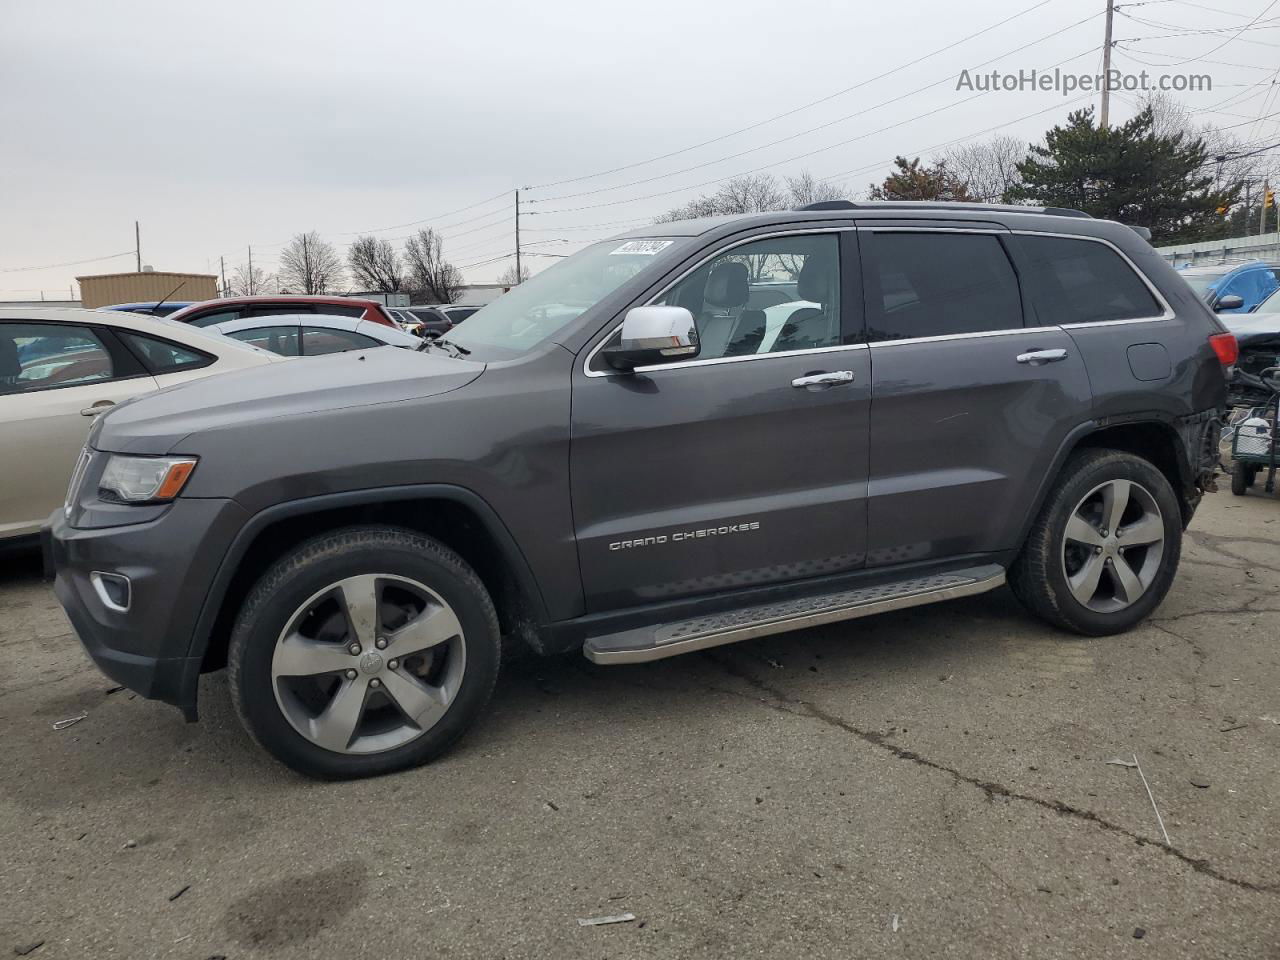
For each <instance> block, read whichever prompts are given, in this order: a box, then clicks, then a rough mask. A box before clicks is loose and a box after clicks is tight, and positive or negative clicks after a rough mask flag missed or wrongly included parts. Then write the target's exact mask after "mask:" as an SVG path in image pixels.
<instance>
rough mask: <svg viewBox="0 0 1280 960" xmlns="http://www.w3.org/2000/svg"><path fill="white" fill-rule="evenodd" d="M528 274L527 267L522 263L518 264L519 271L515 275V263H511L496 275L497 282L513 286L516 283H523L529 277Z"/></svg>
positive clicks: (505, 285)
mask: <svg viewBox="0 0 1280 960" xmlns="http://www.w3.org/2000/svg"><path fill="white" fill-rule="evenodd" d="M529 276H530V274H529V268H528V267H527V266H525V265H524V264H523V263H522V264H520V273H519V275H517V274H516V265H515V264H514V263H513V264H512V265H511V266H509V267H507V269H505V270H503V271H502V273H501V274H499V275H498V283H499V284H501V285H502V286H504V287H514V286H516V285H517V284H521V283H524V282H525V281H526V280H528V279H529Z"/></svg>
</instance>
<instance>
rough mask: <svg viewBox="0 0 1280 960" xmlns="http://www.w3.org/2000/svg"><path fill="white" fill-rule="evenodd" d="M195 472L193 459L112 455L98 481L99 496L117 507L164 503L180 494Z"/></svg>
mask: <svg viewBox="0 0 1280 960" xmlns="http://www.w3.org/2000/svg"><path fill="white" fill-rule="evenodd" d="M195 468H196V458H195V457H124V456H120V455H119V454H112V455H111V459H110V460H108V461H107V466H106V469H104V470H103V471H102V479H101V480H99V481H98V496H99V497H101V498H102V499H103V500H114V501H117V502H120V503H167V502H168V501H170V500H172V499H173V498H174V497H176V496H177V495H178V494H179V493H181V492H182V488H183V487H184V486H186V483H187V480H188V479H189V478H190V477H191V472H192V471H193V470H195Z"/></svg>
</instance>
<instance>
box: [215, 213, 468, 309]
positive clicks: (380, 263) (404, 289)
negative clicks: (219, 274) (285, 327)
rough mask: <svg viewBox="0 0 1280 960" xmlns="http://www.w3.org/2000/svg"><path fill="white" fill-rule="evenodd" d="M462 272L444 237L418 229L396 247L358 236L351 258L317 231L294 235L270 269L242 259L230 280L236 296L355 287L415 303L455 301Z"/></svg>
mask: <svg viewBox="0 0 1280 960" xmlns="http://www.w3.org/2000/svg"><path fill="white" fill-rule="evenodd" d="M463 283H464V281H463V277H462V271H461V270H459V269H458V268H457V267H455V266H454V265H453V264H452V263H450V262H449V261H448V259H446V257H445V255H444V241H443V238H442V237H441V236H440V235H439V234H438V233H436V232H435V230H433V229H431V228H430V227H424V228H422V229H420V230H418V232H417V233H415V234H413V236H411V237H409V238H407V239H406V240H405V243H404V248H403V249H402V250H397V249H396V248H395V247H394V246H393V245H392V243H391V241H390V240H387V239H385V238H383V237H375V236H373V235H364V236H360V237H357V238H356V239H355V241H353V242H352V244H351V245H350V246H349V247H348V248H347V255H346V257H345V258H344V257H342V256H340V255H339V254H338V251H337V249H336V248H335V247H334V245H333V244H332V243H330V242H329V241H327V240H325V239H324V238H323V237H321V236H320V234H319V233H318V232H316V231H315V230H310V231H307V232H306V233H299V234H297V235H295V236H294V238H293V239H292V240H290V241H289V242H288V243H287V244H285V247H284V249H283V250H282V251H281V253H280V267H279V269H278V270H277V271H276V272H275V273H268V272H267V271H265V270H263V269H262V268H261V267H257V266H255V267H252V268H251V267H250V266H249V264H248V263H247V262H246V263H243V264H240V265H238V266H236V267H235V268H234V269H233V271H232V273H231V276H230V277H229V278H228V280H227V289H226V294H227V295H228V296H233V297H245V296H255V295H257V294H263V293H300V294H316V295H319V294H333V293H346V292H353V291H371V292H378V293H407V294H409V296H410V299H411V302H414V303H454V302H455V301H456V300H457V299H458V297H459V296H460V295H461V293H462V286H463Z"/></svg>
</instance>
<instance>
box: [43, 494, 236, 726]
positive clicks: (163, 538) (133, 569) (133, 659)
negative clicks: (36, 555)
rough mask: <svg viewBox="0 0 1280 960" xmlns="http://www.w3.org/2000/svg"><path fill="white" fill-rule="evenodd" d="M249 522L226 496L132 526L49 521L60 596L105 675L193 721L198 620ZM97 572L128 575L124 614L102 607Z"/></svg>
mask: <svg viewBox="0 0 1280 960" xmlns="http://www.w3.org/2000/svg"><path fill="white" fill-rule="evenodd" d="M246 517H247V515H246V514H245V512H244V510H243V509H242V508H241V507H239V506H238V505H237V504H235V503H234V502H232V501H230V500H178V501H176V502H175V503H174V504H173V506H172V507H170V508H169V509H168V510H167V511H165V513H164V514H163V515H162V516H161V517H159V518H157V519H155V520H152V521H149V522H147V523H141V524H133V525H130V526H121V527H108V528H101V529H92V530H89V529H76V528H73V527H71V526H70V524H68V522H67V520H66V518H65V517H64V516H63V514H62V511H58V512H56V513H55V514H54V515H53V516H52V517H51V518H50V521H49V525H48V526H47V527H46V531H47V534H46V536H45V537H44V539H45V542H46V543H47V548H46V549H47V555H48V556H49V557H51V561H52V566H53V570H54V585H53V589H54V593H55V594H56V596H57V598H58V601H59V603H61V604H62V607H63V609H64V610H66V612H67V617H68V618H69V619H70V620H71V625H72V627H73V628H74V629H75V632H76V634H77V636H79V638H80V642H81V643H82V644H83V645H84V648H85V650H86V651H87V652H88V654H89V656H90V657H91V658H93V662H94V663H95V664H96V665H97V667H98V669H99V670H101V671H102V672H103V673H104V674H106V675H107V676H108V677H110V678H111V679H112V680H114V681H116V682H117V683H120V684H123V685H124V686H126V687H128V688H129V689H130V690H133V691H135V692H136V693H138V694H140V695H142V696H144V697H147V698H149V699H153V700H161V701H163V702H165V703H171V704H173V705H174V706H176V707H179V708H180V709H181V710H182V711H183V713H184V715H185V716H186V717H187V719H188V720H194V719H195V718H196V689H197V685H198V681H199V676H200V666H201V657H200V656H198V655H195V656H193V655H192V653H193V643H192V641H193V638H194V632H195V626H196V620H197V617H198V616H199V613H200V610H201V607H202V606H203V604H204V600H205V597H206V596H207V594H208V588H209V585H210V583H211V582H212V580H213V576H214V573H215V571H216V570H217V567H218V565H219V563H220V562H221V560H222V558H223V556H224V555H225V552H226V547H227V546H228V545H229V543H230V541H231V538H232V537H233V536H234V534H235V531H236V530H238V529H239V528H240V526H241V525H242V524H243V522H244V520H245V519H246ZM95 572H100V573H109V574H115V575H119V576H124V577H127V578H128V580H129V584H130V601H129V605H128V609H127V610H123V611H122V610H116V609H112V608H111V607H110V606H109V605H108V604H107V603H106V602H105V601H104V599H103V597H102V596H101V595H100V594H99V592H98V591H97V590H96V589H95V587H94V584H93V581H92V575H93V574H94V573H95ZM196 649H203V645H201V646H200V647H199V648H196Z"/></svg>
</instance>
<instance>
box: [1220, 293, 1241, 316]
mask: <svg viewBox="0 0 1280 960" xmlns="http://www.w3.org/2000/svg"><path fill="white" fill-rule="evenodd" d="M1243 306H1244V297H1241V296H1239V295H1238V294H1234V293H1228V294H1227V295H1226V296H1225V297H1222V298H1220V299H1219V300H1218V302H1217V303H1215V304H1214V305H1213V309H1214V310H1216V311H1218V312H1219V313H1220V312H1222V311H1223V310H1239V309H1240V308H1241V307H1243Z"/></svg>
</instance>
